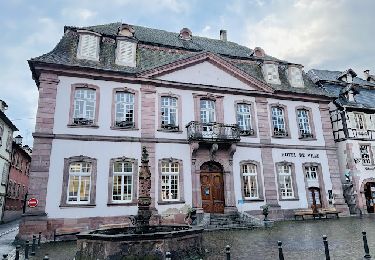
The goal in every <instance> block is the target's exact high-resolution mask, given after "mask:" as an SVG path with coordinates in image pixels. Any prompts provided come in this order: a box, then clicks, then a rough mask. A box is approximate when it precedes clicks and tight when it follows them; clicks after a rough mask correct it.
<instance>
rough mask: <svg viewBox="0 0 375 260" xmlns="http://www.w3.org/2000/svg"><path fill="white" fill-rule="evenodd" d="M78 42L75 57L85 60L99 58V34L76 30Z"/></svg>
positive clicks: (96, 59)
mask: <svg viewBox="0 0 375 260" xmlns="http://www.w3.org/2000/svg"><path fill="white" fill-rule="evenodd" d="M78 33H79V43H78V51H77V58H78V59H85V60H94V61H98V60H99V40H100V34H97V33H93V32H89V31H78Z"/></svg>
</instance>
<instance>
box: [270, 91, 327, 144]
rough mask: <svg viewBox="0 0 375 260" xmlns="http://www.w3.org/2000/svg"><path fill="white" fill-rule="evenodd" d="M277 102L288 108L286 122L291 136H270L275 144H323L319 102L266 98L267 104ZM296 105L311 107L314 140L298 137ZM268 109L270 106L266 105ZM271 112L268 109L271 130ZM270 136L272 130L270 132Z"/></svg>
mask: <svg viewBox="0 0 375 260" xmlns="http://www.w3.org/2000/svg"><path fill="white" fill-rule="evenodd" d="M275 103H279V104H282V105H285V106H287V110H288V119H289V121H288V123H289V132H290V135H291V138H272V143H276V144H286V145H311V146H324V145H325V142H324V136H323V130H322V122H321V116H320V111H319V104H317V103H312V102H302V101H290V100H278V99H272V98H269V99H268V104H275ZM297 106H305V107H309V108H311V109H312V114H313V120H314V125H315V135H316V140H312V141H303V140H299V139H298V124H297V115H296V107H297ZM268 110H270V107H269V106H268ZM270 113H271V112H270V111H269V113H268V114H269V122H270V126H271V131H272V121H271V114H270ZM271 136H272V132H271Z"/></svg>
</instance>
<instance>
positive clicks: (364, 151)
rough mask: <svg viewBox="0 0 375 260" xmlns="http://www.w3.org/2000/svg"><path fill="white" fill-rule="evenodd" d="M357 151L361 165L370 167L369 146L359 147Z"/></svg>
mask: <svg viewBox="0 0 375 260" xmlns="http://www.w3.org/2000/svg"><path fill="white" fill-rule="evenodd" d="M359 151H360V153H361V159H362V164H363V165H370V164H371V151H370V145H360V146H359Z"/></svg>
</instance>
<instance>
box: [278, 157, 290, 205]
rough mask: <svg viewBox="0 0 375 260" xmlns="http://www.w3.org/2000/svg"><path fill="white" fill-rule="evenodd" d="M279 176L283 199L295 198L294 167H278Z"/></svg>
mask: <svg viewBox="0 0 375 260" xmlns="http://www.w3.org/2000/svg"><path fill="white" fill-rule="evenodd" d="M277 174H278V179H279V191H280V195H281V198H282V199H288V198H294V190H293V183H292V182H293V180H292V167H291V166H290V165H288V164H280V165H278V166H277Z"/></svg>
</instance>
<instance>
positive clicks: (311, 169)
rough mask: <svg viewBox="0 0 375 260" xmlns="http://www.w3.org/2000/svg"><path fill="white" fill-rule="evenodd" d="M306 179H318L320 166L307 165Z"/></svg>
mask: <svg viewBox="0 0 375 260" xmlns="http://www.w3.org/2000/svg"><path fill="white" fill-rule="evenodd" d="M305 175H306V180H308V181H311V180H316V179H317V178H318V167H317V166H306V167H305Z"/></svg>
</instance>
